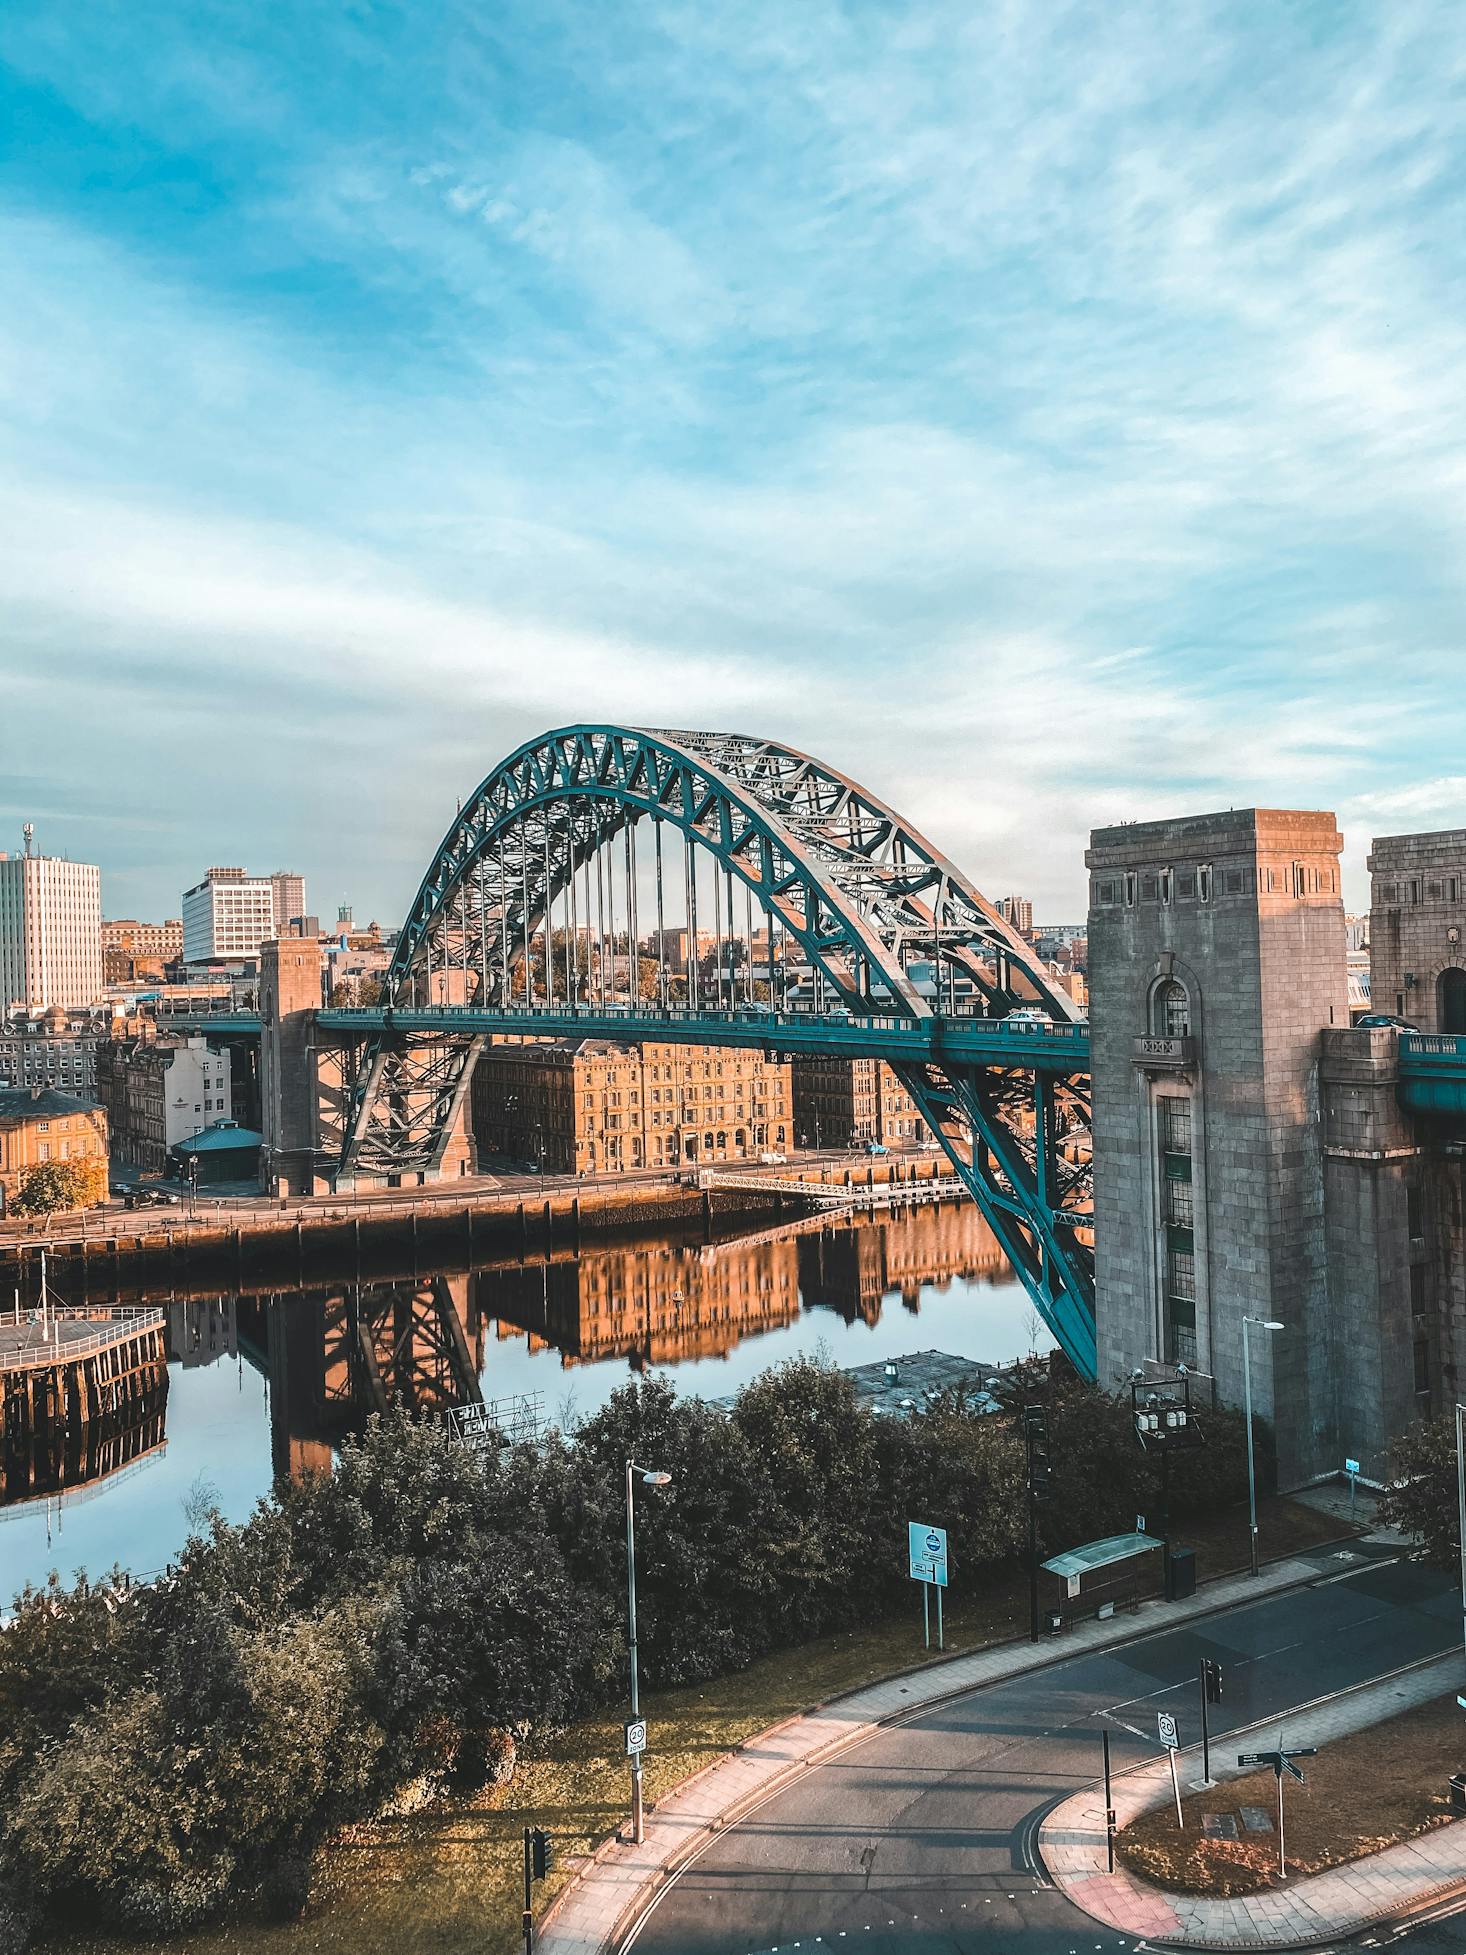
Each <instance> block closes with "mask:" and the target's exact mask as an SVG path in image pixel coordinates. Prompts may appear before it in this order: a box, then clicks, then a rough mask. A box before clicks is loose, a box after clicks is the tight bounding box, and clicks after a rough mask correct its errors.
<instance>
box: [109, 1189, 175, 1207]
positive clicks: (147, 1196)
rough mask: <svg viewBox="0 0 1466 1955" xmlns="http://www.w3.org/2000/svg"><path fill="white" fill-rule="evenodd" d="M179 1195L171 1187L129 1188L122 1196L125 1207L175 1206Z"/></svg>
mask: <svg viewBox="0 0 1466 1955" xmlns="http://www.w3.org/2000/svg"><path fill="white" fill-rule="evenodd" d="M179 1201H180V1197H179V1196H178V1195H176V1194H175V1193H174V1192H173V1190H172V1189H171V1188H156V1187H154V1188H129V1189H128V1191H127V1193H126V1194H125V1195H124V1196H123V1198H122V1202H123V1206H124V1207H125V1208H177V1207H178V1205H179Z"/></svg>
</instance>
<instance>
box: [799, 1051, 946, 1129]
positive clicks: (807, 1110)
mask: <svg viewBox="0 0 1466 1955" xmlns="http://www.w3.org/2000/svg"><path fill="white" fill-rule="evenodd" d="M792 1067H793V1078H794V1132H795V1135H796V1137H797V1139H798V1142H799V1145H800V1146H801V1147H860V1146H863V1145H865V1144H866V1143H868V1142H871V1141H875V1142H877V1143H878V1144H879V1145H881V1146H883V1147H910V1146H912V1145H913V1144H921V1143H923V1142H926V1141H928V1140H929V1139H930V1135H929V1132H928V1129H927V1124H926V1122H925V1121H924V1120H923V1119H922V1117H921V1115H920V1114H919V1113H918V1112H917V1110H916V1104H915V1102H914V1101H913V1100H912V1098H911V1096H910V1094H909V1093H908V1092H907V1091H906V1088H905V1087H904V1086H903V1085H902V1084H901V1082H900V1080H899V1079H897V1077H896V1075H895V1074H894V1073H893V1072H892V1070H891V1068H890V1067H889V1066H888V1065H887V1064H886V1062H885V1060H884V1059H795V1060H793V1061H792Z"/></svg>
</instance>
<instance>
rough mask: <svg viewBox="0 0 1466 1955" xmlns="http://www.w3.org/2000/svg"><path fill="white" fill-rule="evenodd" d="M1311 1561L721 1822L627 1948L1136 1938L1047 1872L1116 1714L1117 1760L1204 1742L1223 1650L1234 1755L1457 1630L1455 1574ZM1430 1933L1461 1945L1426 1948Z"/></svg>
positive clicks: (1030, 1954)
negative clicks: (1211, 1673)
mask: <svg viewBox="0 0 1466 1955" xmlns="http://www.w3.org/2000/svg"><path fill="white" fill-rule="evenodd" d="M1319 1567H1320V1576H1321V1578H1327V1577H1328V1576H1330V1575H1333V1576H1335V1579H1331V1580H1330V1579H1321V1581H1320V1583H1319V1584H1317V1585H1312V1586H1310V1587H1308V1588H1305V1589H1300V1590H1294V1591H1292V1592H1290V1593H1288V1594H1285V1595H1280V1596H1275V1597H1273V1598H1271V1599H1266V1600H1262V1601H1259V1602H1256V1603H1251V1604H1248V1605H1245V1606H1244V1607H1241V1608H1238V1609H1234V1610H1232V1611H1231V1612H1229V1613H1228V1614H1226V1615H1219V1616H1213V1617H1210V1618H1208V1619H1204V1620H1202V1621H1200V1622H1196V1623H1194V1624H1193V1625H1192V1626H1191V1627H1189V1628H1177V1629H1174V1630H1163V1631H1159V1632H1155V1633H1152V1634H1150V1635H1147V1636H1144V1637H1142V1638H1139V1639H1137V1640H1136V1641H1135V1642H1133V1643H1130V1644H1127V1645H1124V1646H1122V1647H1120V1648H1116V1649H1111V1650H1108V1651H1101V1652H1097V1653H1095V1654H1093V1655H1079V1656H1075V1657H1074V1658H1072V1659H1070V1660H1069V1661H1068V1662H1065V1663H1061V1664H1058V1665H1055V1666H1053V1667H1051V1668H1048V1669H1045V1670H1042V1671H1039V1672H1038V1673H1036V1674H1032V1675H1029V1676H1027V1677H1016V1678H1013V1679H1011V1680H1010V1681H1008V1682H1006V1683H1003V1684H998V1685H994V1686H991V1687H989V1688H986V1689H982V1690H977V1691H972V1692H970V1693H968V1694H967V1695H965V1696H963V1697H961V1698H958V1699H955V1700H953V1701H951V1702H948V1703H946V1704H943V1705H940V1706H938V1707H937V1708H935V1709H933V1710H930V1711H927V1712H923V1713H922V1714H920V1715H918V1716H915V1717H913V1718H911V1719H910V1720H909V1721H908V1722H905V1723H902V1724H900V1725H896V1726H888V1727H886V1728H885V1729H883V1730H882V1731H881V1732H879V1733H878V1734H877V1735H876V1736H874V1737H873V1738H870V1739H868V1740H866V1741H865V1742H863V1743H862V1744H860V1745H859V1746H857V1747H856V1748H854V1749H852V1750H851V1751H848V1752H846V1753H845V1754H843V1755H842V1756H841V1757H839V1758H837V1759H835V1760H833V1761H831V1762H830V1763H829V1764H827V1765H824V1766H822V1767H820V1768H819V1769H817V1770H815V1771H813V1772H810V1773H808V1774H806V1775H805V1776H804V1777H803V1778H801V1779H799V1780H798V1781H797V1782H796V1783H795V1784H794V1785H792V1786H790V1787H789V1788H788V1789H787V1790H785V1791H784V1792H782V1793H778V1794H776V1795H774V1796H773V1797H772V1798H771V1799H770V1800H769V1801H768V1802H767V1803H766V1804H765V1805H763V1806H762V1807H760V1808H758V1809H756V1810H755V1811H754V1812H753V1813H751V1814H750V1815H749V1816H748V1817H747V1818H746V1819H744V1820H743V1821H742V1822H741V1823H740V1824H739V1825H737V1826H735V1827H731V1828H730V1829H729V1830H728V1831H727V1832H725V1833H722V1834H720V1835H719V1836H718V1837H717V1839H716V1840H715V1841H714V1842H713V1843H712V1844H711V1845H710V1846H709V1847H708V1848H707V1849H706V1850H705V1851H704V1852H703V1854H702V1855H701V1857H700V1858H698V1859H697V1860H695V1861H694V1862H693V1863H692V1865H691V1866H690V1867H689V1868H688V1870H687V1871H686V1872H685V1873H684V1874H683V1875H682V1876H681V1878H679V1879H678V1880H676V1881H674V1882H673V1884H672V1885H671V1886H670V1887H668V1888H666V1889H665V1890H664V1891H663V1894H662V1895H661V1897H660V1898H659V1899H658V1901H657V1902H656V1903H655V1904H654V1905H653V1907H652V1909H651V1911H650V1913H649V1914H648V1915H646V1916H645V1917H644V1918H643V1920H642V1921H641V1922H640V1923H639V1924H637V1925H636V1926H635V1927H634V1928H633V1930H632V1933H631V1935H630V1936H629V1938H628V1939H627V1940H626V1942H625V1943H623V1948H627V1949H629V1948H631V1947H633V1946H634V1948H635V1950H636V1955H766V1951H772V1950H775V1949H777V1950H778V1951H779V1955H786V1951H788V1950H791V1949H795V1948H798V1949H800V1950H801V1955H804V1951H809V1950H812V1949H815V1948H819V1949H820V1950H821V1955H830V1951H831V1950H832V1948H835V1947H838V1945H839V1943H840V1941H842V1940H844V1941H846V1942H847V1944H849V1945H852V1946H853V1945H856V1944H858V1945H859V1947H860V1948H861V1949H862V1950H863V1951H864V1955H898V1951H899V1952H900V1955H906V1952H907V1951H912V1952H913V1955H916V1952H917V1951H919V1955H1111V1952H1112V1951H1118V1950H1121V1949H1125V1948H1127V1947H1128V1946H1129V1944H1128V1942H1127V1940H1126V1939H1125V1938H1123V1937H1120V1936H1117V1935H1116V1934H1115V1933H1114V1932H1113V1931H1112V1930H1108V1929H1101V1928H1100V1927H1099V1926H1098V1925H1097V1924H1096V1923H1095V1922H1094V1921H1092V1920H1091V1919H1090V1918H1089V1917H1088V1916H1087V1915H1085V1914H1082V1913H1081V1912H1080V1911H1079V1910H1078V1909H1076V1908H1075V1907H1073V1906H1072V1905H1071V1904H1070V1903H1069V1902H1068V1901H1066V1900H1065V1899H1063V1898H1062V1896H1061V1895H1060V1894H1059V1893H1058V1892H1057V1891H1056V1890H1055V1889H1053V1888H1051V1887H1050V1886H1048V1884H1047V1883H1046V1882H1045V1881H1044V1879H1043V1878H1042V1876H1041V1874H1039V1873H1038V1872H1036V1870H1035V1868H1036V1862H1035V1858H1034V1849H1033V1836H1034V1834H1035V1832H1036V1830H1037V1825H1038V1822H1039V1820H1040V1819H1041V1817H1042V1815H1043V1813H1044V1812H1045V1811H1046V1810H1047V1808H1048V1807H1049V1806H1050V1805H1052V1804H1054V1803H1055V1802H1056V1801H1057V1800H1058V1799H1060V1798H1063V1797H1065V1796H1067V1795H1068V1794H1069V1793H1071V1792H1073V1791H1076V1790H1077V1789H1078V1788H1079V1787H1081V1786H1082V1785H1086V1784H1088V1783H1090V1782H1091V1781H1092V1780H1093V1779H1094V1778H1095V1777H1096V1776H1097V1774H1098V1772H1099V1769H1100V1742H1099V1732H1100V1730H1101V1729H1102V1728H1104V1727H1106V1726H1107V1727H1108V1729H1109V1731H1110V1733H1111V1746H1112V1752H1113V1758H1114V1766H1115V1769H1116V1770H1117V1771H1119V1770H1124V1769H1125V1767H1126V1766H1128V1765H1132V1764H1136V1763H1138V1762H1140V1761H1141V1760H1142V1759H1144V1758H1150V1757H1154V1756H1155V1755H1156V1753H1157V1746H1156V1740H1155V1732H1156V1714H1157V1712H1158V1711H1167V1710H1168V1711H1172V1712H1174V1713H1175V1714H1176V1715H1177V1717H1178V1718H1179V1720H1180V1726H1181V1737H1182V1742H1183V1743H1189V1742H1192V1741H1194V1740H1195V1739H1196V1738H1197V1737H1198V1736H1199V1720H1198V1713H1197V1701H1196V1700H1197V1686H1196V1673H1197V1665H1198V1662H1199V1659H1200V1658H1201V1657H1203V1656H1210V1657H1214V1658H1215V1659H1216V1660H1217V1661H1218V1662H1220V1663H1221V1665H1222V1667H1223V1672H1224V1692H1225V1695H1224V1701H1223V1703H1222V1704H1221V1705H1219V1706H1217V1707H1216V1709H1215V1710H1214V1712H1213V1731H1214V1734H1216V1735H1219V1736H1220V1741H1221V1748H1222V1749H1223V1751H1225V1750H1226V1748H1227V1745H1226V1737H1225V1733H1226V1732H1227V1731H1229V1730H1232V1729H1235V1728H1237V1727H1239V1726H1242V1725H1246V1724H1250V1723H1252V1722H1254V1721H1255V1720H1256V1719H1258V1718H1260V1717H1271V1716H1273V1715H1274V1714H1277V1713H1281V1712H1285V1711H1288V1710H1291V1709H1293V1708H1295V1707H1297V1706H1300V1705H1305V1704H1307V1703H1309V1702H1310V1701H1313V1700H1315V1699H1317V1698H1319V1697H1322V1696H1324V1695H1325V1694H1327V1693H1329V1692H1332V1691H1337V1690H1340V1689H1343V1688H1344V1687H1346V1686H1347V1685H1350V1684H1354V1683H1359V1682H1362V1681H1364V1680H1365V1679H1367V1678H1369V1677H1373V1676H1377V1675H1380V1674H1383V1673H1384V1672H1387V1671H1390V1670H1393V1669H1396V1668H1398V1667H1399V1666H1400V1665H1401V1664H1404V1663H1408V1662H1411V1661H1412V1660H1413V1659H1415V1658H1418V1657H1424V1656H1427V1655H1432V1654H1437V1653H1440V1652H1442V1651H1445V1650H1447V1649H1449V1648H1451V1647H1452V1646H1453V1644H1454V1643H1455V1642H1456V1641H1457V1639H1458V1637H1459V1633H1460V1631H1459V1623H1460V1617H1459V1607H1460V1605H1459V1599H1458V1596H1457V1593H1456V1591H1455V1590H1454V1588H1453V1587H1452V1585H1451V1584H1450V1583H1449V1582H1448V1581H1447V1579H1446V1578H1445V1577H1443V1576H1441V1575H1438V1574H1436V1573H1433V1572H1431V1571H1427V1570H1423V1569H1420V1568H1417V1567H1414V1566H1413V1565H1411V1564H1409V1563H1404V1562H1394V1563H1387V1562H1384V1561H1371V1562H1369V1563H1367V1564H1366V1565H1364V1566H1363V1567H1362V1568H1360V1569H1359V1570H1358V1571H1357V1572H1354V1573H1349V1572H1348V1571H1347V1569H1346V1570H1344V1571H1342V1572H1343V1578H1342V1579H1338V1578H1337V1577H1338V1575H1339V1573H1340V1570H1339V1567H1338V1564H1337V1563H1335V1562H1333V1561H1331V1560H1330V1558H1329V1557H1328V1556H1327V1554H1326V1553H1324V1554H1321V1555H1320V1556H1319ZM1285 1724H1286V1736H1287V1738H1288V1739H1289V1740H1296V1742H1298V1743H1299V1744H1300V1745H1301V1744H1307V1742H1308V1719H1307V1715H1306V1713H1305V1714H1303V1715H1300V1716H1298V1717H1296V1718H1290V1719H1287V1720H1285ZM1256 1742H1257V1741H1256V1740H1250V1741H1249V1743H1248V1748H1249V1749H1250V1748H1251V1745H1252V1744H1254V1743H1256ZM1274 1742H1276V1739H1275V1740H1274ZM1231 1749H1232V1750H1234V1751H1235V1749H1236V1747H1235V1745H1234V1746H1233V1747H1231ZM1195 1775H1196V1776H1198V1777H1199V1776H1200V1772H1199V1766H1198V1768H1197V1769H1196V1773H1195ZM1431 1933H1440V1934H1444V1935H1446V1936H1447V1937H1448V1939H1446V1940H1444V1941H1441V1940H1437V1941H1433V1942H1432V1941H1430V1940H1429V1935H1430V1934H1431ZM1451 1936H1455V1937H1457V1938H1456V1939H1455V1940H1451V1939H1449V1937H1451ZM1412 1942H1418V1945H1419V1949H1420V1955H1436V1951H1437V1950H1451V1949H1457V1948H1460V1949H1463V1950H1466V1936H1462V1935H1461V1932H1460V1928H1459V1924H1457V1923H1455V1922H1452V1923H1449V1924H1447V1925H1445V1926H1444V1927H1442V1928H1440V1929H1439V1930H1436V1929H1431V1928H1421V1929H1419V1930H1416V1931H1415V1932H1414V1934H1413V1935H1412V1936H1411V1937H1410V1938H1409V1939H1408V1940H1407V1941H1404V1942H1401V1943H1400V1944H1398V1945H1399V1946H1401V1947H1407V1946H1410V1945H1411V1943H1412ZM1391 1945H1394V1944H1391ZM1132 1955H1133V1951H1132Z"/></svg>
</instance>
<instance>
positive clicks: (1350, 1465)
mask: <svg viewBox="0 0 1466 1955" xmlns="http://www.w3.org/2000/svg"><path fill="white" fill-rule="evenodd" d="M1344 1471H1345V1472H1346V1473H1347V1474H1348V1475H1349V1518H1350V1520H1351V1521H1352V1520H1353V1518H1354V1489H1355V1487H1356V1486H1358V1484H1359V1462H1358V1460H1357V1459H1346V1460H1345V1461H1344Z"/></svg>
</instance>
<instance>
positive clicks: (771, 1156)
mask: <svg viewBox="0 0 1466 1955" xmlns="http://www.w3.org/2000/svg"><path fill="white" fill-rule="evenodd" d="M758 1158H759V1161H760V1163H761V1164H762V1165H763V1166H764V1167H766V1168H781V1167H783V1166H784V1164H785V1162H786V1161H787V1160H788V1159H789V1156H788V1155H787V1154H780V1153H779V1152H778V1151H777V1150H776V1149H775V1148H772V1147H766V1148H765V1149H764V1151H763V1153H762V1154H760V1155H759V1157H758Z"/></svg>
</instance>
